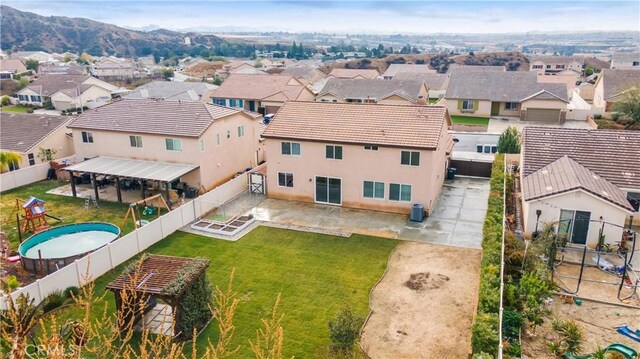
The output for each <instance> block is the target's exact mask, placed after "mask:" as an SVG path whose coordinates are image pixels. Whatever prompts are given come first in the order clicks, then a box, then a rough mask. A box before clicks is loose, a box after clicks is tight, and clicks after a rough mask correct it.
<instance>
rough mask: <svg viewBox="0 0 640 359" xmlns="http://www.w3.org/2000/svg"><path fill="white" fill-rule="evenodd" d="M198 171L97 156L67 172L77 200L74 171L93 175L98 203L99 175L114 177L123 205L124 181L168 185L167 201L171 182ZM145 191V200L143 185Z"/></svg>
mask: <svg viewBox="0 0 640 359" xmlns="http://www.w3.org/2000/svg"><path fill="white" fill-rule="evenodd" d="M197 168H198V166H193V165H187V164H180V163H165V162H154V161H143V160H132V159H128V158H114V157H94V158H91V159H88V160H86V161H83V162H80V163H77V164H75V165H71V166H68V167H65V168H64V170H65V171H68V172H69V174H70V175H71V193H72V194H73V196H74V197H77V193H76V183H75V180H74V179H75V178H74V177H75V176H74V172H80V173H88V174H90V175H91V182H92V184H93V192H94V195H95V199H96V200H97V199H99V195H98V182H97V180H96V176H99V175H104V176H111V177H114V178H115V183H116V193H117V196H118V202H122V192H121V188H120V179H124V178H131V179H138V180H147V181H158V182H162V183H164V184H165V191H166V193H165V195H166V198H167V199H169V198H170V197H169V191H170V188H171V182H173V181H175V180H177V179H179V178H180V177H181V176H184V175H185V174H187V173H189V172H191V171H193V170H195V169H197ZM142 191H143V196H142V197H144V186H142Z"/></svg>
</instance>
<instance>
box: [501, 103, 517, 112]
mask: <svg viewBox="0 0 640 359" xmlns="http://www.w3.org/2000/svg"><path fill="white" fill-rule="evenodd" d="M504 109H505V110H509V111H517V110H518V103H517V102H506V103H505V104H504Z"/></svg>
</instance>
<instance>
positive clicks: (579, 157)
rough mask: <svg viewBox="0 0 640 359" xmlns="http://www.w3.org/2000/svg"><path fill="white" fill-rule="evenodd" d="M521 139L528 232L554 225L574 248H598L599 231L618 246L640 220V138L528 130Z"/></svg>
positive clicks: (604, 132)
mask: <svg viewBox="0 0 640 359" xmlns="http://www.w3.org/2000/svg"><path fill="white" fill-rule="evenodd" d="M522 139H523V145H522V154H521V162H520V171H521V172H520V173H521V177H522V179H521V182H522V186H521V188H522V199H523V219H524V230H525V232H526V233H532V232H533V231H535V229H536V226H537V227H538V229H541V228H542V225H543V224H544V223H551V224H553V225H554V226H555V227H556V229H557V230H558V231H559V232H560V233H566V234H567V238H568V240H569V242H570V243H574V244H578V245H587V246H588V247H590V248H594V247H595V246H596V245H597V243H598V238H599V234H600V230H603V235H604V236H605V238H606V242H607V243H616V242H619V241H620V240H621V238H622V229H623V228H624V227H625V226H626V223H627V218H628V216H629V215H631V214H634V213H635V215H636V216H637V215H638V214H637V212H638V204H639V203H640V202H639V201H640V132H634V131H610V130H583V129H568V128H546V127H526V128H525V129H524V131H523V137H522ZM538 213H539V215H540V219H539V221H538V219H537V217H538ZM602 221H604V222H607V223H610V224H611V225H609V224H606V225H604V226H603V225H602Z"/></svg>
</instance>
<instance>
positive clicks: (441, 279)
mask: <svg viewBox="0 0 640 359" xmlns="http://www.w3.org/2000/svg"><path fill="white" fill-rule="evenodd" d="M430 277H431V273H429V272H426V273H424V272H423V273H413V274H412V275H411V276H410V278H409V280H408V281H406V282H404V286H405V287H407V288H409V289H413V290H416V291H422V290H426V289H438V288H440V286H442V285H444V284H445V283H446V282H448V281H449V277H447V276H446V275H442V274H436V275H434V276H433V277H431V278H430Z"/></svg>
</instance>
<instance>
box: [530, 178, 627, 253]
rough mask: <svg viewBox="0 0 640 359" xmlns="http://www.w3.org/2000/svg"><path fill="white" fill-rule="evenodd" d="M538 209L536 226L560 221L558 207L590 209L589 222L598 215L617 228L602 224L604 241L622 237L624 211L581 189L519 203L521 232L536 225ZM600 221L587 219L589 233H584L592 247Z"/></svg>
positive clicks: (625, 214) (533, 228) (616, 239)
mask: <svg viewBox="0 0 640 359" xmlns="http://www.w3.org/2000/svg"><path fill="white" fill-rule="evenodd" d="M538 209H539V210H541V211H542V214H541V215H540V226H539V228H542V225H543V224H544V223H555V225H556V228H557V222H558V221H559V220H560V210H561V209H567V210H578V211H587V212H591V220H592V221H600V217H602V220H603V221H605V222H609V223H613V224H615V225H618V226H620V227H615V226H610V225H605V227H604V232H603V233H604V234H605V235H606V240H605V241H606V242H607V243H614V242H616V241H619V240H620V238H622V237H621V236H622V227H624V224H625V220H626V218H627V216H628V213H626V212H625V211H624V210H622V209H620V208H619V207H617V206H613V205H611V204H609V203H608V202H604V201H602V200H600V199H598V198H596V197H594V196H592V195H591V194H589V193H587V192H584V191H582V190H577V191H572V192H567V193H565V194H562V195H558V196H553V197H548V198H544V199H541V200H535V201H529V202H526V201H525V202H524V203H523V217H524V221H525V227H524V228H525V232H526V233H528V234H531V233H532V232H533V231H534V230H535V227H536V210H538ZM601 227H602V224H601V222H591V223H590V225H589V232H588V233H587V246H588V247H589V248H595V246H596V245H597V244H598V235H599V233H600V228H601Z"/></svg>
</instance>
